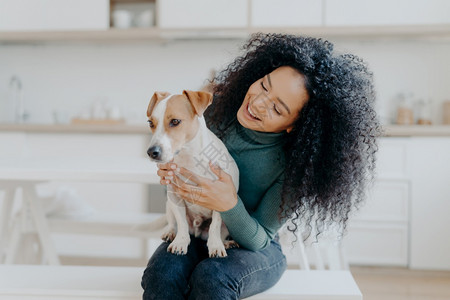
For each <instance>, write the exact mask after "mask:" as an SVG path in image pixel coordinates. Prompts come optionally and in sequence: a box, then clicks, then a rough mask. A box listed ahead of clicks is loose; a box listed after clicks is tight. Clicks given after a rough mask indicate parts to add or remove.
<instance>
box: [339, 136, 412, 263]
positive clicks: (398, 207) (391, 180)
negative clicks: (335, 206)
mask: <svg viewBox="0 0 450 300" xmlns="http://www.w3.org/2000/svg"><path fill="white" fill-rule="evenodd" d="M409 142H410V141H409V139H408V138H382V139H380V141H379V151H378V153H377V168H376V174H377V175H376V180H375V182H374V184H373V186H371V187H370V188H369V190H368V191H367V200H366V201H365V203H364V205H363V206H362V207H361V209H360V210H359V211H358V212H356V213H355V215H354V216H353V217H352V219H351V222H350V223H349V226H348V234H347V236H345V237H344V248H345V251H346V255H347V257H348V261H349V263H351V264H360V265H391V266H403V267H406V266H407V265H408V249H409V248H408V247H409V220H410V216H409V207H410V180H409V166H408V161H407V158H408V152H407V150H408V145H409Z"/></svg>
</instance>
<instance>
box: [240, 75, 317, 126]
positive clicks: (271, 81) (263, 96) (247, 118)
mask: <svg viewBox="0 0 450 300" xmlns="http://www.w3.org/2000/svg"><path fill="white" fill-rule="evenodd" d="M308 99H309V96H308V92H307V91H306V88H305V76H304V75H303V74H301V73H299V72H298V71H297V70H295V69H294V68H292V67H288V66H283V67H279V68H277V69H275V70H274V71H272V72H271V73H269V74H267V75H266V76H264V77H263V78H261V79H259V80H257V81H256V82H254V83H253V84H252V85H251V86H250V87H249V89H248V91H247V94H246V95H245V98H244V102H243V103H242V105H241V107H240V108H239V110H238V112H237V119H238V121H239V123H240V124H241V125H242V126H244V127H245V128H248V129H252V130H256V131H262V132H282V131H287V132H290V131H291V130H292V128H293V124H294V122H295V120H296V119H297V117H298V114H299V112H300V110H301V109H302V108H303V106H304V105H305V104H306V102H307V101H308Z"/></svg>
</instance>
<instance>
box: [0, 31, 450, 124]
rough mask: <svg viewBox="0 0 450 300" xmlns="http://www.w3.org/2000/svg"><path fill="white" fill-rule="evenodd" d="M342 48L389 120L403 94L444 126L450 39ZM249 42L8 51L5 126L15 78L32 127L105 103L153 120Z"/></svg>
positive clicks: (2, 54)
mask: <svg viewBox="0 0 450 300" xmlns="http://www.w3.org/2000/svg"><path fill="white" fill-rule="evenodd" d="M334 42H335V45H336V48H337V49H338V50H340V51H351V52H353V53H355V54H357V55H359V56H361V57H363V58H364V59H365V60H366V61H367V62H368V63H369V65H370V66H371V68H372V70H373V72H374V73H375V79H376V85H377V91H378V95H379V105H378V109H379V112H380V115H381V117H382V119H383V121H384V122H389V121H390V119H391V118H392V110H393V108H394V106H393V103H392V101H393V99H394V97H395V95H396V94H397V93H399V92H413V93H414V95H415V96H416V97H425V98H431V99H433V100H434V108H433V112H434V121H435V122H437V123H440V122H441V120H442V117H441V116H440V112H441V111H440V105H441V102H442V101H443V100H450V84H448V83H449V81H450V41H448V40H447V41H445V40H393V39H390V40H380V39H378V40H372V41H368V40H366V41H356V40H353V41H350V40H335V41H334ZM242 43H243V41H242V40H213V41H207V40H203V41H199V40H196V41H175V42H169V43H158V42H153V43H147V44H142V43H141V44H133V43H130V44H126V43H124V44H113V43H109V44H102V45H98V44H96V45H95V44H88V43H86V44H70V43H68V44H49V45H0V120H5V118H6V113H7V111H6V108H7V105H6V104H7V102H6V99H7V95H8V82H9V79H10V77H11V76H12V75H18V76H19V77H20V78H21V80H22V82H23V86H24V92H25V94H24V97H25V102H26V104H25V107H26V109H27V111H28V112H29V113H30V122H37V123H50V122H53V117H52V112H53V110H55V109H57V110H67V111H68V112H69V113H70V114H71V115H72V116H73V115H76V114H79V113H80V112H81V111H82V110H84V109H86V108H88V107H89V106H90V105H91V104H92V102H94V101H95V100H98V99H104V98H105V97H106V98H107V99H108V100H109V101H110V102H111V103H112V104H116V105H119V106H120V107H121V108H122V109H123V110H124V112H125V113H126V115H127V116H128V117H129V118H130V119H136V118H137V119H138V120H139V121H140V120H141V119H140V118H142V121H145V109H146V106H147V102H148V100H149V98H150V97H151V95H152V94H153V92H154V91H155V90H168V91H172V92H176V91H181V90H182V89H198V88H200V87H201V86H202V85H203V84H204V83H205V79H206V78H208V77H209V72H210V70H211V68H216V69H221V68H222V67H224V66H225V65H226V64H227V63H228V62H230V61H231V60H232V59H233V58H234V57H235V56H236V55H237V54H238V53H239V46H240V45H241V44H242Z"/></svg>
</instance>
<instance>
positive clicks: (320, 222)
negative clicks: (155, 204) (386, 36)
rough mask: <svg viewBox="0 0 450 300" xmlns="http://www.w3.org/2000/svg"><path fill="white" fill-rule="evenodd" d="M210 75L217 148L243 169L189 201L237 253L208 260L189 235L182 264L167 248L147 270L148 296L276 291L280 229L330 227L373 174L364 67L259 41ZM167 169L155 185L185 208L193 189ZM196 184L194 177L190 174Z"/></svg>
mask: <svg viewBox="0 0 450 300" xmlns="http://www.w3.org/2000/svg"><path fill="white" fill-rule="evenodd" d="M244 49H245V50H246V53H245V54H244V55H243V56H241V57H238V58H237V59H236V60H235V61H234V62H233V63H231V64H230V65H229V66H228V68H227V69H225V70H224V71H223V72H222V73H221V74H219V76H218V78H216V80H217V82H218V84H217V85H216V87H215V89H214V95H215V98H214V102H213V104H212V105H211V106H210V107H209V108H208V110H207V111H206V114H205V117H206V120H207V122H208V125H209V127H210V128H211V129H212V130H213V131H214V132H215V133H216V134H217V135H218V136H219V137H220V138H221V139H222V140H223V141H224V143H225V145H226V146H227V148H228V150H229V151H230V153H231V155H232V156H233V158H234V159H235V161H236V163H237V165H238V167H239V171H240V176H239V177H240V184H239V191H238V193H236V190H235V189H234V186H233V184H232V181H231V178H230V176H229V175H228V174H226V173H225V172H221V170H220V169H219V168H218V167H215V166H213V165H211V166H210V168H211V171H212V172H214V173H215V174H216V175H217V176H218V177H219V179H218V180H216V181H211V180H209V179H207V178H203V177H201V176H199V175H198V174H191V173H190V172H189V171H187V170H185V169H183V168H181V170H180V173H181V174H182V175H184V176H189V177H191V178H195V180H194V183H195V184H197V185H198V186H199V187H200V189H201V191H202V193H201V195H200V196H197V197H196V204H200V205H203V206H205V207H207V208H209V209H213V210H216V211H219V212H221V215H222V219H223V221H224V222H225V224H226V225H227V227H228V230H229V232H230V234H231V236H232V238H233V239H234V240H235V241H236V242H237V243H238V244H239V245H240V248H234V249H228V250H227V253H228V256H227V257H226V258H208V251H207V248H206V242H205V241H203V240H200V239H195V238H193V239H192V241H191V244H190V245H189V249H188V253H187V255H180V256H177V255H174V254H171V253H168V252H167V246H168V243H163V244H162V245H161V246H160V247H159V248H158V249H157V250H156V252H155V254H154V255H153V256H152V258H151V259H150V261H149V263H148V266H147V269H146V270H145V272H144V275H143V279H142V286H143V288H144V299H185V298H189V299H239V298H245V297H249V296H251V295H254V294H257V293H260V292H262V291H264V290H266V289H268V288H270V287H271V286H273V285H274V284H275V283H276V282H277V281H278V280H279V278H280V277H281V275H282V274H283V272H284V270H285V268H286V260H285V257H284V256H283V254H282V252H281V249H280V245H279V244H278V241H277V235H276V233H277V231H278V229H279V228H280V227H281V226H282V225H283V224H284V223H285V221H286V220H288V219H292V220H293V223H294V228H290V230H291V231H295V230H297V226H298V225H299V224H301V225H302V226H303V227H306V228H312V227H314V228H317V229H318V231H319V232H320V231H321V230H323V228H325V227H326V226H327V225H330V224H332V223H333V224H336V223H337V224H338V225H340V227H341V228H342V230H343V231H345V225H346V223H347V220H348V218H349V214H350V212H351V211H352V210H353V209H354V208H357V207H358V205H359V204H360V203H361V201H362V200H363V195H364V189H365V187H366V182H368V181H369V180H368V179H370V176H371V174H372V171H373V169H374V162H375V158H374V153H375V151H376V149H377V147H376V140H375V138H376V136H378V134H379V125H378V121H377V118H376V114H375V111H374V108H373V105H374V99H375V96H374V90H373V84H372V74H371V73H370V72H369V71H368V69H367V66H366V65H365V64H364V63H363V61H362V60H361V59H359V58H358V57H356V56H353V55H350V54H342V55H338V54H336V53H335V52H334V51H333V45H332V44H331V43H329V42H327V41H323V40H320V39H314V38H304V37H296V36H292V35H281V34H256V35H254V36H252V38H251V39H250V41H249V42H248V43H247V44H246V45H245V46H244ZM176 168H177V166H174V165H173V164H170V163H169V164H162V165H160V166H159V170H158V175H159V176H160V177H161V184H164V185H167V184H171V185H172V186H173V188H174V190H175V192H177V193H178V194H179V195H181V196H182V197H183V198H185V199H191V198H190V197H188V195H189V190H190V188H191V187H192V186H191V185H189V184H186V183H184V182H182V181H181V180H180V179H179V178H178V177H177V176H176V174H174V169H176ZM194 175H195V176H194Z"/></svg>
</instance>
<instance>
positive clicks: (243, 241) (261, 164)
mask: <svg viewBox="0 0 450 300" xmlns="http://www.w3.org/2000/svg"><path fill="white" fill-rule="evenodd" d="M285 134H286V133H285V132H283V133H266V132H259V131H253V130H250V129H247V128H245V127H243V126H242V125H240V124H239V123H238V122H237V121H236V122H235V123H234V125H232V127H231V128H230V129H229V130H228V131H227V135H226V137H225V139H224V143H225V145H226V146H227V148H228V151H229V152H230V154H231V156H232V157H233V158H234V160H235V161H236V164H237V166H238V167H239V191H238V202H237V204H236V205H235V206H234V207H233V208H232V209H230V210H228V211H224V212H222V213H221V215H222V219H223V221H224V222H225V224H226V225H227V227H228V230H229V231H230V235H231V237H232V238H233V239H234V240H235V241H236V242H237V243H238V244H239V245H241V246H242V247H244V248H247V249H249V250H255V251H256V250H260V249H263V248H265V247H266V246H268V245H269V244H270V241H271V240H272V239H273V237H274V236H275V234H276V233H277V231H278V229H279V228H280V227H281V226H282V223H281V222H280V221H279V219H278V212H279V208H280V203H281V190H282V185H283V178H284V177H283V176H284V168H285V163H286V162H285V156H284V152H283V145H284V142H285Z"/></svg>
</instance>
